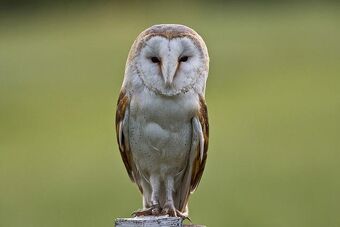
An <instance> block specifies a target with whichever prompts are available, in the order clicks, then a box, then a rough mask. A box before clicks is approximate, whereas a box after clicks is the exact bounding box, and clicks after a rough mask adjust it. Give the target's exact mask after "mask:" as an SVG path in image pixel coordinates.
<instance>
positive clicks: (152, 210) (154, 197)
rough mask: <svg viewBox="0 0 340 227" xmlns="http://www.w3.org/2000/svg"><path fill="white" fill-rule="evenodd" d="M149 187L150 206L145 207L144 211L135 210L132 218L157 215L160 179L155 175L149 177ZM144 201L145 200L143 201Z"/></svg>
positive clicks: (159, 210)
mask: <svg viewBox="0 0 340 227" xmlns="http://www.w3.org/2000/svg"><path fill="white" fill-rule="evenodd" d="M150 185H151V199H150V200H151V205H148V204H147V206H146V208H145V209H142V210H137V211H135V212H133V213H132V215H133V216H150V215H159V214H160V212H161V207H160V205H159V190H160V178H159V176H157V175H152V176H150ZM144 201H145V199H144Z"/></svg>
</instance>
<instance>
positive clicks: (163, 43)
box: [116, 24, 209, 217]
mask: <svg viewBox="0 0 340 227" xmlns="http://www.w3.org/2000/svg"><path fill="white" fill-rule="evenodd" d="M208 71H209V56H208V51H207V48H206V45H205V43H204V41H203V39H202V38H201V37H200V36H199V35H198V34H197V33H196V32H195V31H193V30H192V29H190V28H188V27H186V26H183V25H173V24H164V25H155V26H152V27H150V28H148V29H146V30H145V31H143V32H142V33H141V34H140V35H139V36H138V37H137V39H136V41H135V42H134V44H133V45H132V47H131V50H130V53H129V57H128V60H127V63H126V70H125V75H124V82H123V85H122V89H121V93H120V96H119V99H118V105H117V112H116V131H117V141H118V143H119V149H120V152H121V156H122V159H123V162H124V164H125V167H126V169H127V171H128V174H129V176H130V178H131V180H132V181H133V182H135V183H136V184H137V185H138V187H139V189H140V191H141V193H142V194H143V210H141V211H137V212H135V214H136V215H159V214H168V215H170V216H182V217H187V215H188V209H187V204H188V198H189V194H190V193H192V192H193V191H194V190H195V189H196V187H197V185H198V183H199V181H200V179H201V176H202V173H203V170H204V166H205V161H206V157H207V149H208V134H209V125H208V115H207V108H206V105H205V101H204V94H205V85H206V80H207V77H208Z"/></svg>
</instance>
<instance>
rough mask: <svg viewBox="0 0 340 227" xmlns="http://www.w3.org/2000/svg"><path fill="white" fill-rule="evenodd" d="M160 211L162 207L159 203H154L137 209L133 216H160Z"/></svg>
mask: <svg viewBox="0 0 340 227" xmlns="http://www.w3.org/2000/svg"><path fill="white" fill-rule="evenodd" d="M160 211H161V208H160V207H159V205H153V206H151V207H149V208H146V209H140V210H136V211H135V212H133V213H132V214H131V216H133V217H139V216H152V215H154V216H158V215H159V214H160Z"/></svg>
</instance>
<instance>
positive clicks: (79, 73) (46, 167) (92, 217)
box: [0, 0, 340, 227]
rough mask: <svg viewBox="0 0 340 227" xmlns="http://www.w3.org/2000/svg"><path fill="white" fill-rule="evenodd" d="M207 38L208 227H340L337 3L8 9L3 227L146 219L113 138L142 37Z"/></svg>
mask: <svg viewBox="0 0 340 227" xmlns="http://www.w3.org/2000/svg"><path fill="white" fill-rule="evenodd" d="M158 23H181V24H186V25H188V26H190V27H192V28H194V29H195V30H197V31H198V32H199V33H200V34H201V35H202V36H203V37H204V39H205V41H206V43H207V45H208V48H209V52H210V56H211V70H210V77H209V80H208V87H207V94H206V96H207V103H208V107H209V117H210V125H211V134H210V135H211V139H210V146H209V148H210V149H209V155H208V162H207V166H206V171H205V173H204V176H203V179H202V181H201V184H200V186H199V188H198V190H197V191H196V193H195V194H194V195H193V196H192V197H191V200H190V213H191V215H190V216H191V218H192V220H193V221H194V222H195V223H199V224H205V225H207V226H232V227H238V226H239V227H241V226H249V227H257V226H258V227H273V226H275V227H280V226H282V227H287V226H289V227H302V226H306V227H321V226H327V227H338V226H340V215H339V210H340V138H339V137H340V5H339V4H338V3H337V2H336V1H298V2H296V1H287V2H278V1H242V2H223V1H209V2H206V1H183V2H175V1H157V2H155V1H132V2H111V1H98V2H96V3H93V2H90V1H70V2H68V1H60V2H52V1H42V0H41V1H39V0H35V1H1V10H0V226H3V227H14V226H25V227H31V226H32V227H38V226H39V227H40V226H49V227H54V226H63V227H66V226H70V227H75V226H82V227H85V226H113V220H114V218H116V217H128V216H129V215H130V213H131V212H132V211H133V210H136V209H137V208H140V207H141V196H140V194H139V192H138V190H137V188H136V186H135V185H134V184H132V183H131V182H130V180H129V178H128V176H127V174H126V172H125V168H124V166H123V163H122V161H121V158H120V155H119V152H118V149H117V145H116V139H115V132H114V127H113V122H114V113H115V104H116V100H117V97H118V92H119V89H120V85H121V82H122V79H123V72H124V66H125V60H126V57H127V54H128V50H129V48H130V46H131V44H132V42H133V40H134V39H135V37H136V36H137V35H138V34H139V32H141V31H142V30H144V29H145V28H147V27H149V26H151V25H153V24H158Z"/></svg>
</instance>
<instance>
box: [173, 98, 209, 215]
mask: <svg viewBox="0 0 340 227" xmlns="http://www.w3.org/2000/svg"><path fill="white" fill-rule="evenodd" d="M199 101H200V108H199V111H198V113H197V115H196V116H195V117H194V118H193V119H192V121H191V122H192V144H191V150H190V155H189V159H188V163H187V167H186V171H185V175H184V177H183V181H182V183H181V188H180V192H179V194H178V197H177V198H178V199H179V200H177V202H178V207H179V210H180V211H181V212H187V210H186V207H187V204H188V199H189V195H190V193H192V192H194V191H195V189H196V188H197V186H198V184H199V182H200V180H201V178H202V174H203V171H204V167H205V162H206V160H207V152H208V143H209V122H208V110H207V106H206V104H205V101H204V98H203V96H200V97H199Z"/></svg>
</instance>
